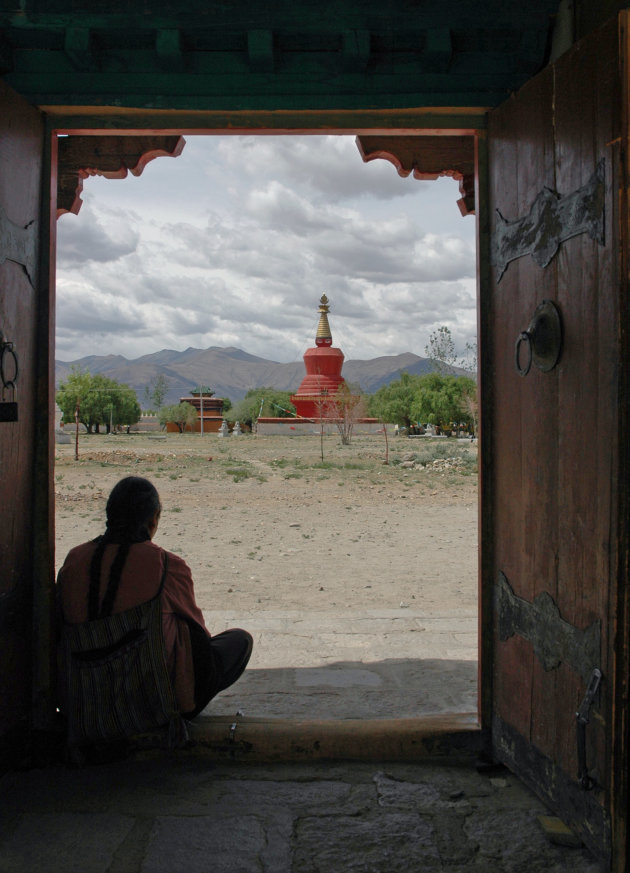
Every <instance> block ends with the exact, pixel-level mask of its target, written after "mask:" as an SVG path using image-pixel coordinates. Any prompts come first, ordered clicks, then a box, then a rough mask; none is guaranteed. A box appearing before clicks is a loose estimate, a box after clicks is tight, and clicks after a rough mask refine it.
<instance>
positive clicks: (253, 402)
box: [230, 388, 295, 427]
mask: <svg viewBox="0 0 630 873" xmlns="http://www.w3.org/2000/svg"><path fill="white" fill-rule="evenodd" d="M291 393H292V392H291V391H278V390H277V389H276V388H252V389H251V390H249V391H248V392H247V394H246V395H245V397H243V398H242V399H241V400H239V401H238V403H237V404H236V406H234V408H233V409H231V410H230V412H231V414H230V420H231V421H240V422H241V424H246V425H248V427H253V425H254V423H255V422H256V420H257V419H258V418H260V416H269V417H273V418H293V417H294V416H295V406H294V405H293V404H292V403H291Z"/></svg>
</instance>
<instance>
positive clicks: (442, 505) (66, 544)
mask: <svg viewBox="0 0 630 873" xmlns="http://www.w3.org/2000/svg"><path fill="white" fill-rule="evenodd" d="M73 442H74V441H73ZM79 452H80V457H79V460H78V461H75V460H74V444H71V445H58V446H57V447H56V464H55V492H56V531H57V567H59V566H61V563H62V562H63V559H64V556H65V554H66V553H67V551H68V550H69V549H70V548H71V547H72V546H74V545H76V544H78V543H80V542H82V541H85V540H86V539H89V538H93V537H95V536H97V535H98V534H99V533H102V532H103V530H104V518H105V503H106V499H107V495H108V494H109V491H110V490H111V488H112V487H113V486H114V484H115V483H116V482H117V481H118V480H119V479H120V478H122V477H123V476H126V475H130V474H134V475H141V476H146V477H147V478H149V479H151V480H152V481H153V482H154V483H155V485H156V487H157V488H158V491H159V492H160V497H161V500H162V504H163V512H162V518H161V522H160V528H159V530H158V533H157V536H156V542H158V543H159V544H160V545H162V546H163V547H165V548H167V549H169V550H171V551H174V552H177V553H179V554H181V555H182V556H183V557H184V558H185V560H186V561H187V562H188V564H189V565H190V566H191V568H192V571H193V577H194V579H195V591H196V596H197V601H198V603H199V605H200V607H201V608H202V610H203V611H204V615H205V617H206V622H207V624H208V627H209V628H210V629H211V631H213V632H216V631H218V630H220V629H223V627H227V626H230V625H232V626H234V625H240V626H242V627H250V626H251V625H252V623H254V624H255V626H256V627H261V626H263V625H264V622H265V616H268V617H269V622H268V623H269V626H270V627H271V624H272V623H273V622H276V626H277V621H278V616H283V615H284V616H289V619H287V621H288V623H289V624H290V625H291V626H292V627H296V617H300V616H303V617H305V618H306V617H310V619H309V621H310V623H309V622H306V623H305V624H304V625H303V626H304V627H306V626H308V627H309V628H312V626H313V622H312V620H311V619H312V616H318V617H319V619H321V624H322V626H323V624H327V626H330V623H331V622H335V623H336V626H337V627H343V625H344V623H346V624H347V626H348V627H352V626H355V627H358V625H359V623H360V621H361V619H362V617H363V616H371V617H372V619H374V617H375V616H378V617H379V620H380V618H381V617H386V618H387V619H388V621H393V620H394V619H400V621H399V622H398V625H399V626H400V627H402V626H403V624H404V622H405V621H407V625H406V626H409V623H410V622H411V621H412V619H413V621H414V622H415V625H414V627H415V626H416V625H418V626H419V629H420V630H424V629H425V627H427V623H426V622H424V621H423V619H425V618H426V617H427V616H433V617H434V618H435V617H439V618H440V620H445V619H448V620H449V621H451V620H452V622H453V625H454V626H455V625H456V624H457V621H458V617H461V616H467V617H468V618H467V621H469V622H471V621H472V622H473V623H474V617H473V619H471V618H470V616H471V613H473V612H474V610H475V609H476V606H477V446H476V445H474V444H473V445H471V444H470V443H469V442H468V441H467V440H456V439H452V438H449V439H447V438H442V439H431V438H424V437H419V438H405V437H391V438H390V440H389V464H387V465H386V464H384V459H385V452H386V446H385V441H384V438H383V436H370V435H363V436H361V435H359V436H355V437H354V438H353V440H352V443H351V445H349V446H343V445H341V442H340V440H339V438H338V437H337V436H327V437H325V438H324V444H323V452H324V460H323V462H322V459H321V443H320V438H319V437H318V436H316V435H312V436H295V437H283V436H258V435H251V434H249V435H243V436H239V437H233V436H232V437H229V438H220V437H218V436H217V435H214V434H213V435H208V434H206V435H205V436H203V437H201V436H200V435H199V434H195V435H192V434H186V435H179V434H168V435H166V436H160V437H157V436H156V435H143V434H130V435H126V434H125V435H122V434H121V435H112V436H106V435H100V436H99V435H82V436H81V438H80V449H79ZM319 619H318V620H319ZM436 620H437V619H436ZM287 621H285V625H286V623H287ZM434 624H435V622H434ZM420 625H421V626H420ZM314 634H315V635H316V632H313V631H311V630H309V631H308V634H307V635H308V636H312V635H314ZM364 636H366V639H365V640H363V639H362V640H361V641H360V642H356V643H355V645H356V650H357V654H356V660H357V661H362V662H366V661H369V660H370V659H371V660H377V659H379V658H380V659H384V658H385V657H386V656H390V657H391V655H390V653H391V651H393V644H392V642H391V641H392V640H393V639H394V637H393V636H392V635H390V634H389V630H388V629H385V631H384V633H383V635H382V638H381V642H382V650H380V651H378V652H376V651H375V647H377V643H376V641H375V642H374V643H372V642H371V637H370V634H365V635H364ZM469 636H470V635H469ZM411 638H412V636H411V635H409V639H411ZM417 638H418V635H417V634H416V639H417ZM423 638H425V639H427V642H428V634H424V635H423ZM260 639H261V643H260V645H258V647H257V649H256V650H255V652H256V657H255V659H253V661H254V660H255V664H256V666H258V667H262V668H270V667H273V668H282V667H286V666H288V664H286V663H284V662H283V659H284V661H286V660H287V658H289V659H292V658H294V659H295V662H294V663H295V664H297V663H298V662H299V665H300V666H301V667H306V668H309V667H313V666H318V664H321V663H325V662H328V663H331V662H332V660H333V653H332V652H331V651H329V653H328V654H329V657H327V658H326V657H323V655H322V652H323V646H322V645H320V643H318V641H317V640H314V639H309V640H308V641H307V642H304V644H303V645H302V644H300V646H299V648H300V652H301V654H298V653H297V652H295V651H293V652H292V653H291V652H290V649H291V645H292V644H291V642H290V641H288V642H287V643H286V644H285V647H284V649H283V650H282V651H280V647H279V646H278V643H277V636H276V643H275V644H274V636H273V634H264V633H261V635H260ZM331 639H332V638H331ZM397 639H398V638H397ZM400 639H402V635H401V637H400ZM435 639H438V637H437V636H436V637H435ZM439 639H440V640H441V639H446V638H445V637H444V635H442V636H440V637H439ZM336 640H337V641H336V642H335V643H334V645H335V647H336V650H337V651H338V652H340V651H341V646H340V643H339V637H337V638H336ZM331 645H332V644H331ZM396 645H397V646H399V644H398V642H396ZM467 645H468V644H467ZM296 648H298V647H297V646H295V645H293V649H294V650H295V649H296ZM460 648H461V647H460ZM469 648H470V649H471V651H470V652H468V653H466V652H464V653H463V654H462V653H461V652H460V650H459V649H458V650H457V653H456V655H453V657H457V658H458V659H461V658H464V659H468V660H469V661H472V660H473V659H475V658H476V650H475V643H474V641H473V643H472V646H469ZM453 651H455V650H453ZM287 653H288V654H287ZM396 656H397V657H399V658H400V657H406V654H405V653H404V652H402V651H400V650H399V649H397V651H396ZM449 656H451V655H450V653H447V654H446V655H440V654H436V655H433V654H432V653H431V651H430V648H429V650H427V652H426V653H425V654H424V655H423V657H425V658H426V657H438V658H439V657H449ZM344 658H345V659H346V660H348V659H350V660H355V656H354V654H353V653H352V651H351V650H350V649H348V650H347V651H346V652H345V654H344ZM471 667H472V664H471ZM436 682H437V684H438V685H439V681H438V680H436Z"/></svg>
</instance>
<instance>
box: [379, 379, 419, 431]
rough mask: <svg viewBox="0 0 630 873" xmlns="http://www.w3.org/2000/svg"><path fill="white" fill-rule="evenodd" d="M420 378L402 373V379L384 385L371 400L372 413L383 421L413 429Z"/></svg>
mask: <svg viewBox="0 0 630 873" xmlns="http://www.w3.org/2000/svg"><path fill="white" fill-rule="evenodd" d="M419 379H420V376H415V375H411V374H409V373H401V374H400V379H397V380H396V381H394V382H390V383H389V384H388V385H382V386H381V387H380V388H379V389H378V391H376V393H374V394H373V395H372V396H371V397H370V400H369V406H368V408H369V410H370V413H371V414H372V415H374V416H376V417H377V418H379V419H380V420H381V421H384V422H392V423H394V424H402V425H403V426H404V427H411V423H412V421H415V420H416V419H415V416H414V415H413V412H412V407H413V403H414V398H415V394H416V387H417V384H418V380H419Z"/></svg>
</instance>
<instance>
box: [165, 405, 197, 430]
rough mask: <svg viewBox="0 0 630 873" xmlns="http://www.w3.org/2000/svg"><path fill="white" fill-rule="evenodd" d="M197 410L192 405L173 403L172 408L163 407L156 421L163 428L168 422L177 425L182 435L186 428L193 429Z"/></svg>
mask: <svg viewBox="0 0 630 873" xmlns="http://www.w3.org/2000/svg"><path fill="white" fill-rule="evenodd" d="M197 417H198V416H197V410H196V409H195V407H194V406H193V405H192V403H186V401H184V402H183V403H175V404H173V405H172V406H163V407H162V408H161V409H160V411H159V413H158V421H159V422H160V424H161V425H162V427H165V426H166V425H167V424H168V423H169V422H172V423H173V424H175V425H177V429H178V430H179V432H180V433H184V431H185V430H186V428H187V427H191V428H192V427H193V425H194V424H195V422H196V421H197Z"/></svg>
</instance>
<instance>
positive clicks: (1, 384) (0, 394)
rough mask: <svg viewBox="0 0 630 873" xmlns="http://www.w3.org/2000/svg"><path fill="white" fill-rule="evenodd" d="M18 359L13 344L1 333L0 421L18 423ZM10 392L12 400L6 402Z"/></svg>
mask: <svg viewBox="0 0 630 873" xmlns="http://www.w3.org/2000/svg"><path fill="white" fill-rule="evenodd" d="M17 377H18V359H17V355H16V354H15V349H14V348H13V343H10V342H8V341H7V340H5V338H4V336H3V335H2V332H1V331H0V421H17V420H18V405H17V388H16V386H15V383H16V380H17ZM7 391H8V392H10V394H11V400H5V393H6V392H7Z"/></svg>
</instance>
